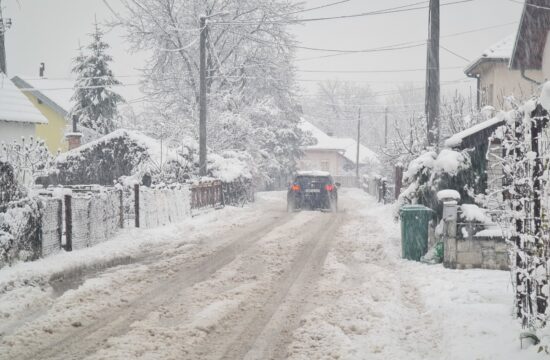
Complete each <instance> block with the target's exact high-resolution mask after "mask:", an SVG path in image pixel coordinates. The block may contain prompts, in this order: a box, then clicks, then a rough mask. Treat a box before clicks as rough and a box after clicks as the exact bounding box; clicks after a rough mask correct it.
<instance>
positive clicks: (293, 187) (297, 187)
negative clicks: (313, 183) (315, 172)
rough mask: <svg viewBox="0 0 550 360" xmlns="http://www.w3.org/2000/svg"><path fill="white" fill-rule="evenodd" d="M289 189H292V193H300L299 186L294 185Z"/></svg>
mask: <svg viewBox="0 0 550 360" xmlns="http://www.w3.org/2000/svg"><path fill="white" fill-rule="evenodd" d="M291 189H292V191H300V185H296V184H294V185H292V187H291Z"/></svg>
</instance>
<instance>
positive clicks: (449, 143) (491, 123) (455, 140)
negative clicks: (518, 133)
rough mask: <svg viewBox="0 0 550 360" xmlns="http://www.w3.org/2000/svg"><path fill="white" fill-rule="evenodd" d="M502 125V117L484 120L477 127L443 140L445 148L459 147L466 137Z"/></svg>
mask: <svg viewBox="0 0 550 360" xmlns="http://www.w3.org/2000/svg"><path fill="white" fill-rule="evenodd" d="M502 124H504V118H503V117H502V116H495V117H494V118H492V119H489V120H485V121H483V122H481V123H479V124H477V125H474V126H472V127H471V128H468V129H466V130H463V131H461V132H459V133H456V134H454V135H453V136H451V137H450V138H448V139H447V140H445V147H448V148H452V147H457V146H460V145H461V144H462V141H463V140H464V139H466V138H467V137H470V136H472V135H474V134H477V133H479V132H480V131H484V130H487V129H489V128H492V127H497V126H499V125H502Z"/></svg>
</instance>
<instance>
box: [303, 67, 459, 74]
mask: <svg viewBox="0 0 550 360" xmlns="http://www.w3.org/2000/svg"><path fill="white" fill-rule="evenodd" d="M456 69H462V66H450V67H444V68H441V70H456ZM416 71H426V68H416V69H393V70H296V72H299V73H338V74H372V73H403V72H416Z"/></svg>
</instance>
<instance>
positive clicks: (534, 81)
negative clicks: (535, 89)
mask: <svg viewBox="0 0 550 360" xmlns="http://www.w3.org/2000/svg"><path fill="white" fill-rule="evenodd" d="M520 72H521V77H522V78H524V79H525V80H527V81H529V82H531V83H533V84H537V85H540V84H541V83H540V82H538V81H537V80H535V79H531V78H530V77H529V76H527V75H525V67H524V66H522V67H521V69H520Z"/></svg>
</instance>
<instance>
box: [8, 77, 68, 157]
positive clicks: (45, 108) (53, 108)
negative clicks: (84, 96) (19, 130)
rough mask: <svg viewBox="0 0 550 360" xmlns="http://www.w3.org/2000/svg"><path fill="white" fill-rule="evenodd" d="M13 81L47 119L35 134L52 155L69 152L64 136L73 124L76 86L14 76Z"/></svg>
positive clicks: (41, 78) (56, 81)
mask: <svg viewBox="0 0 550 360" xmlns="http://www.w3.org/2000/svg"><path fill="white" fill-rule="evenodd" d="M12 81H13V82H14V84H15V85H16V86H17V87H18V88H19V89H20V91H21V92H22V93H23V94H25V96H26V97H27V98H28V100H29V101H30V102H31V103H32V104H33V105H34V106H35V108H36V109H37V110H38V111H39V112H40V113H42V115H43V116H44V117H46V118H47V119H48V123H47V124H43V125H40V126H37V129H36V135H37V136H38V137H40V138H41V139H43V140H44V142H45V143H46V146H47V147H48V149H49V150H50V152H51V153H57V151H58V150H60V151H62V152H63V151H66V150H68V143H67V140H66V138H65V133H66V129H67V127H68V124H69V123H70V122H69V121H68V114H69V111H70V110H71V107H72V104H71V97H72V95H73V86H74V83H73V82H72V81H69V80H57V79H48V78H44V77H38V78H37V77H35V78H33V77H22V76H15V77H13V78H12Z"/></svg>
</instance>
